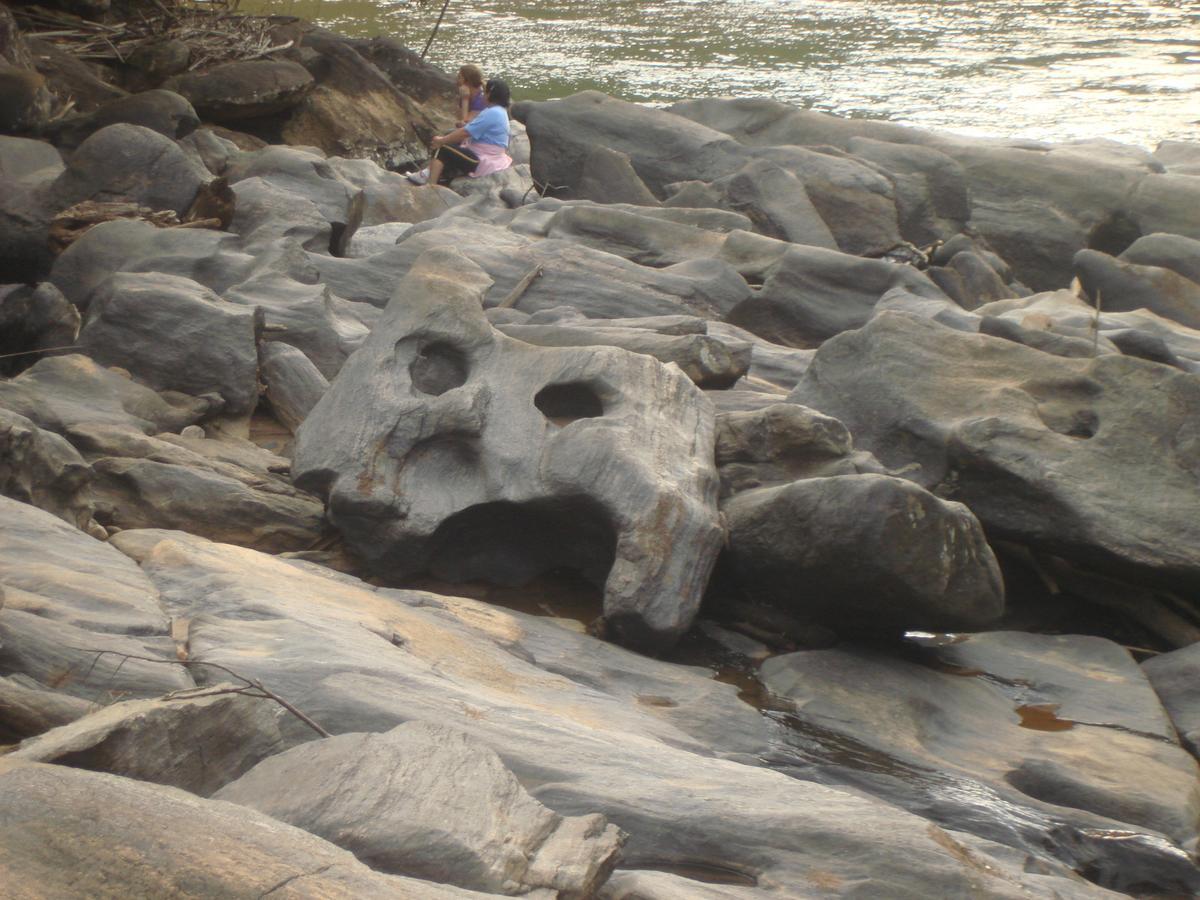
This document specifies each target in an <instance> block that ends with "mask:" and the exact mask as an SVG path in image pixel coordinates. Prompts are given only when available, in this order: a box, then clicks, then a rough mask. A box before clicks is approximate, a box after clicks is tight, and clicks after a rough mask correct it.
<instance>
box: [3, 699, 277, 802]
mask: <svg viewBox="0 0 1200 900" xmlns="http://www.w3.org/2000/svg"><path fill="white" fill-rule="evenodd" d="M236 690H237V686H236V685H233V684H231V683H228V682H226V683H223V684H213V685H211V686H209V687H207V688H203V689H200V690H198V691H195V692H191V693H183V694H177V695H174V696H172V697H170V698H168V699H161V700H158V699H156V700H126V701H124V702H121V703H114V704H113V705H112V706H107V707H104V708H103V709H100V710H97V711H95V712H92V713H90V714H89V715H87V716H84V717H82V718H79V719H77V720H76V721H74V722H72V723H70V724H67V725H62V726H60V727H58V728H55V729H54V730H52V731H48V732H46V733H45V734H43V735H41V736H40V737H36V738H33V739H32V740H27V741H25V742H24V743H22V744H21V746H20V747H19V748H18V749H17V750H16V751H14V752H13V753H12V755H11V756H10V758H11V759H21V760H26V761H28V762H41V763H55V764H57V765H61V766H70V767H72V768H75V769H88V770H89V771H92V772H108V773H110V774H113V775H123V776H125V777H126V778H136V779H137V780H138V781H149V782H152V783H154V784H166V785H170V786H172V787H177V788H182V789H183V790H185V791H190V792H191V793H193V794H197V795H199V796H201V797H208V796H211V795H212V794H213V793H214V792H215V791H217V790H218V789H219V788H221V787H224V786H225V785H226V784H228V783H229V782H231V781H233V780H235V779H236V778H238V777H240V776H241V775H242V774H244V773H245V772H247V771H249V770H250V769H251V768H253V767H254V766H255V765H256V764H257V763H259V762H260V761H262V760H263V759H265V758H266V757H268V756H271V755H273V754H275V753H278V752H279V751H281V750H283V749H284V744H283V738H282V737H281V736H280V734H279V726H278V725H277V724H276V718H277V715H276V713H277V712H278V711H279V710H280V708H279V707H278V706H277V705H276V704H275V703H273V702H272V701H270V700H267V699H264V698H262V697H250V696H246V695H245V694H240V693H235V691H236Z"/></svg>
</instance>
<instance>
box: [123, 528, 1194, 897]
mask: <svg viewBox="0 0 1200 900" xmlns="http://www.w3.org/2000/svg"><path fill="white" fill-rule="evenodd" d="M113 540H114V541H115V542H117V543H119V545H120V546H121V547H123V548H125V549H127V550H128V551H129V552H131V553H133V554H134V555H135V556H136V557H137V558H139V559H141V560H142V564H143V567H144V568H145V570H146V571H147V573H148V574H149V575H150V576H151V577H152V578H153V579H154V580H155V581H156V582H157V583H158V584H159V586H160V589H161V590H162V591H163V595H164V598H165V602H166V604H167V606H168V608H169V609H170V611H171V613H172V614H173V615H175V616H178V617H180V618H188V619H190V621H191V626H190V631H189V648H190V652H191V658H192V659H194V660H198V661H210V662H217V663H223V664H225V665H227V666H230V667H231V668H233V669H234V670H236V671H238V672H240V673H241V674H243V675H245V676H247V677H254V678H261V679H262V680H263V681H264V682H265V683H266V684H267V685H268V686H270V687H271V688H272V689H273V690H276V691H277V692H278V693H280V694H281V695H282V696H284V697H286V698H287V699H288V700H289V701H290V702H292V703H294V704H295V705H296V706H297V707H299V708H300V709H302V710H304V711H305V712H306V713H308V714H309V715H310V716H312V717H313V718H314V719H316V720H317V721H318V722H320V723H321V724H322V725H324V726H325V727H326V728H327V729H328V730H330V731H332V732H333V733H334V734H341V733H346V732H381V731H386V730H388V729H390V728H393V727H395V726H396V725H398V724H401V723H402V722H407V721H413V720H419V721H426V722H434V723H437V724H439V725H444V726H449V727H452V728H454V729H456V730H459V731H462V732H465V733H467V734H468V735H470V736H472V737H474V738H475V739H477V740H478V741H480V742H482V743H483V744H486V745H487V746H489V747H491V748H492V749H493V750H495V751H496V753H498V754H499V756H500V757H501V759H502V760H504V763H505V765H506V766H507V767H508V768H509V769H511V770H512V772H513V773H514V774H515V775H516V776H517V778H518V779H519V780H520V782H521V784H522V785H523V786H524V787H525V788H526V790H528V791H529V792H530V793H531V794H532V795H533V796H534V797H536V798H537V799H538V800H539V801H540V802H542V803H544V804H545V805H546V806H548V807H549V808H550V809H552V810H554V811H555V812H556V813H558V814H559V815H563V816H571V815H585V814H591V813H600V814H602V815H604V816H605V817H606V818H607V819H608V820H609V821H610V822H612V823H614V824H617V825H618V826H619V827H621V828H622V829H623V830H625V831H627V832H628V833H629V835H630V837H629V841H628V842H627V843H626V845H625V848H624V851H623V856H622V865H623V866H625V867H627V868H629V869H633V870H637V869H641V868H656V869H667V870H669V871H671V872H678V873H680V876H676V877H677V878H679V881H678V882H677V887H678V888H679V890H678V892H677V893H676V894H675V895H673V896H690V895H691V892H690V891H689V889H690V888H692V887H693V886H694V887H695V889H696V890H697V891H702V890H704V889H705V887H706V885H705V884H704V883H703V882H700V881H693V880H692V879H691V878H690V877H686V878H685V877H681V876H685V875H686V876H691V875H694V876H695V877H698V878H706V877H708V873H713V874H719V873H722V872H723V873H725V874H726V875H728V874H730V873H733V874H736V875H737V876H738V877H739V878H740V879H742V881H741V882H740V883H741V884H743V885H748V886H749V885H754V884H757V887H753V888H750V889H747V891H746V893H747V895H748V896H759V895H761V896H765V897H795V896H806V895H807V894H810V893H812V881H811V878H812V873H813V871H814V870H817V871H820V872H822V873H825V874H823V875H822V876H821V877H822V879H823V882H824V883H830V884H838V885H842V886H843V887H840V888H836V889H833V888H831V889H830V892H831V893H833V894H835V895H838V894H839V893H840V894H848V893H849V892H852V891H860V892H861V891H862V890H864V889H865V890H868V891H870V892H878V893H881V894H889V895H892V894H896V893H898V892H903V893H906V894H914V895H917V894H922V893H923V894H925V895H929V894H932V895H934V896H959V895H962V894H964V893H965V894H970V893H972V892H974V893H975V894H977V895H980V896H984V897H1006V898H1008V897H1011V898H1014V900H1015V898H1017V897H1021V896H1023V895H1027V893H1028V892H1030V891H1032V892H1033V893H1035V894H1038V893H1039V892H1045V891H1051V890H1052V891H1057V892H1058V893H1059V895H1060V896H1062V897H1065V898H1076V897H1079V898H1082V897H1107V896H1111V895H1110V894H1109V893H1107V892H1105V891H1104V890H1103V889H1101V888H1099V887H1096V886H1095V885H1091V884H1087V883H1084V882H1081V881H1080V880H1079V879H1078V877H1077V876H1074V875H1071V874H1069V873H1068V872H1067V870H1066V868H1065V867H1064V866H1063V865H1062V863H1060V862H1058V861H1057V860H1058V859H1063V860H1068V861H1069V863H1068V864H1069V865H1079V866H1081V867H1083V866H1091V865H1092V864H1093V863H1094V862H1096V861H1097V860H1103V859H1105V858H1108V856H1110V855H1111V854H1112V852H1113V843H1112V841H1111V840H1107V839H1105V838H1103V837H1100V836H1099V835H1100V834H1101V833H1102V829H1104V828H1112V827H1115V826H1113V825H1112V823H1111V821H1110V820H1107V819H1100V818H1099V817H1095V816H1092V817H1091V818H1087V817H1084V816H1082V814H1081V815H1080V816H1077V817H1074V818H1070V819H1064V818H1063V816H1062V815H1061V814H1060V815H1059V816H1058V817H1057V819H1054V818H1051V817H1048V816H1047V815H1046V811H1045V807H1044V805H1042V804H1040V803H1039V802H1037V801H1032V800H1031V801H1029V803H1028V804H1027V805H1025V806H1022V807H1020V808H1019V809H1018V810H1016V811H1015V815H1016V821H1017V822H1019V824H1020V830H1019V832H1017V831H1014V830H1011V829H1010V830H1008V831H1006V830H1005V828H1006V826H1007V825H1010V824H1011V823H1012V822H1013V821H1014V820H1013V817H1012V816H1010V815H1009V811H1011V807H1005V806H1002V805H1001V806H995V807H993V806H989V805H987V804H986V803H985V804H982V805H980V804H978V803H977V802H975V798H976V797H977V796H978V794H977V793H971V791H970V788H971V785H970V784H969V783H968V784H962V785H960V786H961V787H962V788H963V789H964V790H963V792H961V793H956V794H954V795H952V796H950V797H947V798H946V807H944V808H945V809H946V812H947V813H948V814H947V815H945V816H941V817H940V818H941V821H942V822H944V823H947V827H949V828H952V829H954V830H953V831H952V832H950V833H949V834H948V833H946V832H943V831H942V830H941V829H940V828H938V827H937V826H936V825H934V824H933V823H931V822H930V821H929V820H928V819H923V818H919V817H918V816H914V815H911V814H909V813H905V812H902V811H901V810H900V809H899V808H897V806H896V805H895V803H892V802H881V801H879V800H875V799H872V798H870V797H868V796H866V795H865V794H864V793H862V792H861V791H860V790H844V789H840V788H837V787H830V786H826V785H822V784H818V783H815V782H814V781H812V780H810V779H809V778H808V776H807V775H806V774H805V773H803V772H797V774H799V775H800V776H801V777H799V778H794V777H788V775H786V774H784V773H783V772H777V771H771V770H770V769H769V768H766V767H764V761H766V762H767V765H772V766H773V765H783V766H785V767H790V766H793V765H796V762H795V756H794V755H789V749H791V748H798V747H804V746H808V745H811V742H810V741H809V739H808V738H807V737H806V736H805V735H803V734H796V735H794V740H795V743H792V740H793V739H792V738H788V737H787V736H786V735H783V734H781V733H780V732H779V730H778V728H779V725H778V724H777V723H775V722H772V721H771V720H769V719H766V718H764V717H762V716H761V715H760V714H759V713H758V712H757V711H756V710H755V709H754V708H753V707H751V706H749V705H748V704H746V703H743V702H742V701H740V700H739V699H738V696H737V693H738V692H737V688H735V687H734V686H733V685H730V684H726V683H722V682H719V681H716V680H714V679H713V678H712V673H711V672H710V671H709V670H707V669H704V668H696V667H689V666H680V665H675V664H669V663H664V662H661V661H658V660H654V659H650V658H647V657H644V656H640V655H637V654H634V653H630V652H628V651H626V650H624V649H623V648H621V647H618V646H615V645H612V644H609V643H604V642H601V641H598V640H596V639H594V638H592V637H590V636H589V635H587V634H584V633H582V627H581V626H576V627H577V628H578V630H575V629H574V628H571V627H570V626H572V625H573V624H574V623H572V622H570V621H569V620H565V619H557V618H547V617H539V616H531V615H526V614H521V613H515V612H509V611H506V610H503V609H499V608H497V607H495V606H489V605H487V604H484V603H481V602H478V601H474V600H468V599H464V598H461V597H452V596H436V595H433V594H428V593H423V592H417V591H398V590H386V589H377V588H374V587H372V586H371V585H369V584H366V583H364V582H361V581H358V580H357V579H353V578H349V577H346V576H342V575H337V574H336V573H332V572H330V570H328V569H322V568H320V567H316V566H312V565H309V564H301V563H298V562H296V561H287V560H283V559H279V558H275V557H270V556H266V555H264V554H261V553H256V552H254V551H250V550H245V549H241V548H235V547H229V546H223V545H217V544H209V543H207V542H204V541H201V540H199V539H196V538H190V537H188V536H186V535H173V536H172V535H167V536H159V537H157V538H155V536H153V535H146V534H145V533H140V532H122V533H121V534H118V535H116V536H115V537H114V539H113ZM281 648H287V652H281ZM195 671H196V673H197V675H198V676H203V674H204V671H205V669H204V667H203V666H196V667H195ZM285 725H286V726H287V732H288V735H291V736H298V737H300V738H305V737H308V736H309V735H310V734H311V733H309V735H306V734H305V732H306V730H307V729H306V728H305V726H303V725H302V724H301V723H299V722H289V721H288V720H287V719H284V720H281V727H283V726H285ZM773 736H777V737H779V738H780V739H781V740H782V743H774V742H773ZM832 752H833V753H835V754H839V751H837V750H836V749H834V750H833V751H832ZM838 758H839V759H840V760H841V764H842V765H843V766H846V765H850V766H853V765H854V762H853V761H854V760H855V759H857V757H854V756H853V755H852V754H851V755H849V756H847V755H845V754H840V755H838ZM781 759H786V760H788V761H787V762H783V763H780V760H781ZM865 763H866V765H867V766H868V768H869V767H870V760H866V761H865ZM788 771H791V769H788ZM821 774H822V777H823V778H825V779H826V780H828V781H829V782H834V783H835V782H838V781H839V777H840V778H841V779H842V780H843V781H844V779H845V777H846V776H847V775H850V776H852V775H853V773H852V772H850V771H846V770H843V771H841V772H840V773H837V772H830V771H828V770H826V771H824V772H822V773H821ZM680 785H685V786H686V790H684V789H681V788H680ZM1089 829H1094V831H1092V830H1089ZM1125 829H1126V830H1127V831H1128V832H1130V835H1129V836H1128V837H1127V838H1125V839H1123V840H1122V841H1121V844H1120V846H1121V847H1124V848H1127V850H1128V853H1129V856H1128V860H1129V861H1130V866H1131V868H1130V871H1131V872H1133V873H1134V874H1136V875H1144V874H1146V873H1153V872H1155V871H1159V872H1160V873H1162V872H1167V871H1168V870H1169V869H1170V868H1171V867H1172V866H1179V865H1181V863H1180V862H1179V859H1178V855H1179V852H1180V851H1179V850H1178V848H1174V849H1171V848H1170V846H1169V845H1168V844H1166V842H1163V841H1162V839H1161V838H1155V839H1154V840H1157V841H1158V843H1157V844H1156V843H1154V841H1153V840H1150V839H1149V838H1148V836H1147V835H1146V834H1145V833H1143V832H1142V831H1141V830H1140V829H1137V828H1135V827H1133V826H1125ZM981 830H989V831H990V833H991V834H992V835H994V837H993V839H992V840H981V839H976V838H975V837H973V836H972V835H971V834H963V833H962V832H964V831H968V832H969V831H981ZM951 834H952V835H953V837H951ZM997 839H999V840H1001V841H1005V842H1007V846H1000V845H999V844H997V843H996V840H997ZM964 846H969V847H970V848H971V852H970V854H969V856H968V857H967V861H964V856H963V850H962V848H963V847H964ZM1172 854H1174V855H1172ZM1031 859H1032V862H1030V860H1031ZM1182 865H1187V864H1186V863H1183V864H1182ZM1156 867H1157V869H1156ZM1029 870H1033V871H1029ZM1109 874H1111V873H1110V872H1108V871H1105V873H1104V875H1105V876H1107V875H1109ZM1151 881H1152V882H1154V883H1161V879H1159V880H1157V881H1156V880H1155V879H1154V878H1152V879H1151ZM864 885H865V886H866V887H865V888H864Z"/></svg>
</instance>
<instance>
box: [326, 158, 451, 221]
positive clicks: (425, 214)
mask: <svg viewBox="0 0 1200 900" xmlns="http://www.w3.org/2000/svg"><path fill="white" fill-rule="evenodd" d="M328 163H329V166H330V168H332V169H333V171H334V172H336V173H337V176H338V178H339V179H341V180H342V181H344V182H346V183H347V184H349V185H350V186H352V187H354V188H357V189H358V190H360V191H362V192H363V198H364V206H363V217H362V224H363V225H364V226H368V225H381V224H384V223H388V222H424V221H425V220H426V219H436V218H437V217H438V216H440V215H441V214H442V213H444V212H445V211H446V210H448V209H450V208H452V207H454V206H457V205H458V204H460V203H462V198H461V197H459V195H458V194H456V193H454V191H452V190H450V189H449V188H446V187H441V186H440V185H439V186H436V187H430V186H429V185H424V186H418V185H415V184H413V183H412V182H410V181H409V180H408V179H407V178H405V177H404V176H403V175H398V174H397V173H395V172H388V171H386V170H384V169H381V168H380V167H379V166H378V165H376V164H375V163H373V162H371V161H370V160H367V159H343V158H341V157H337V156H334V157H331V158H330V159H329V160H328Z"/></svg>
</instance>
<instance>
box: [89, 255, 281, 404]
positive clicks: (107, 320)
mask: <svg viewBox="0 0 1200 900" xmlns="http://www.w3.org/2000/svg"><path fill="white" fill-rule="evenodd" d="M79 341H80V344H81V346H82V347H83V349H84V351H85V352H86V353H87V354H88V355H89V356H90V357H92V359H94V360H96V361H97V362H99V363H101V364H102V365H106V366H120V367H121V368H123V369H126V370H128V371H129V372H131V373H132V374H133V376H134V377H135V378H137V379H138V380H139V381H141V382H143V383H145V384H147V385H149V386H150V387H152V388H154V389H155V390H158V391H162V390H173V391H180V392H182V393H185V394H191V395H193V396H200V395H203V394H210V393H213V394H218V395H219V396H220V397H221V398H222V399H223V400H224V401H225V406H224V409H223V412H224V413H225V414H227V415H229V416H234V417H238V416H246V415H249V414H250V413H251V412H253V410H254V407H255V406H257V405H258V351H257V348H256V345H255V333H254V310H253V309H251V308H249V307H247V306H241V305H236V304H233V303H226V302H225V301H223V300H222V299H221V298H220V297H218V296H217V295H216V294H214V293H213V292H212V291H210V290H208V289H207V288H205V287H203V286H202V285H200V284H197V283H196V282H194V281H192V280H190V279H187V278H182V277H180V276H178V275H167V274H163V273H158V272H144V273H143V272H136V273H135V272H118V273H116V274H114V275H113V276H112V278H110V279H109V280H108V281H107V282H106V283H105V284H102V285H101V286H100V287H99V288H98V289H97V291H96V293H95V294H94V295H93V297H92V301H91V303H90V304H89V305H88V316H87V323H86V324H85V325H84V328H83V331H82V332H80V335H79Z"/></svg>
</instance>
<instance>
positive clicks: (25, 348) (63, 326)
mask: <svg viewBox="0 0 1200 900" xmlns="http://www.w3.org/2000/svg"><path fill="white" fill-rule="evenodd" d="M79 325H80V317H79V311H78V310H77V309H75V307H74V306H72V305H71V304H70V303H68V302H67V299H66V298H65V297H64V296H63V295H62V292H61V291H60V290H58V288H56V287H55V286H54V285H52V284H49V283H47V282H43V283H42V284H39V285H37V286H36V287H34V286H31V285H21V286H19V287H18V286H16V285H13V286H7V287H5V286H0V356H7V355H9V354H20V355H19V356H18V355H14V356H10V357H9V358H8V359H4V360H3V361H0V374H3V375H9V376H11V375H16V374H17V373H19V372H22V371H24V370H25V369H28V368H29V367H30V366H31V365H33V364H34V363H35V362H37V361H38V360H39V359H41V357H42V354H40V353H38V352H36V351H38V350H56V349H60V348H63V347H71V346H72V345H74V343H75V338H76V337H78V335H79Z"/></svg>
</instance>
